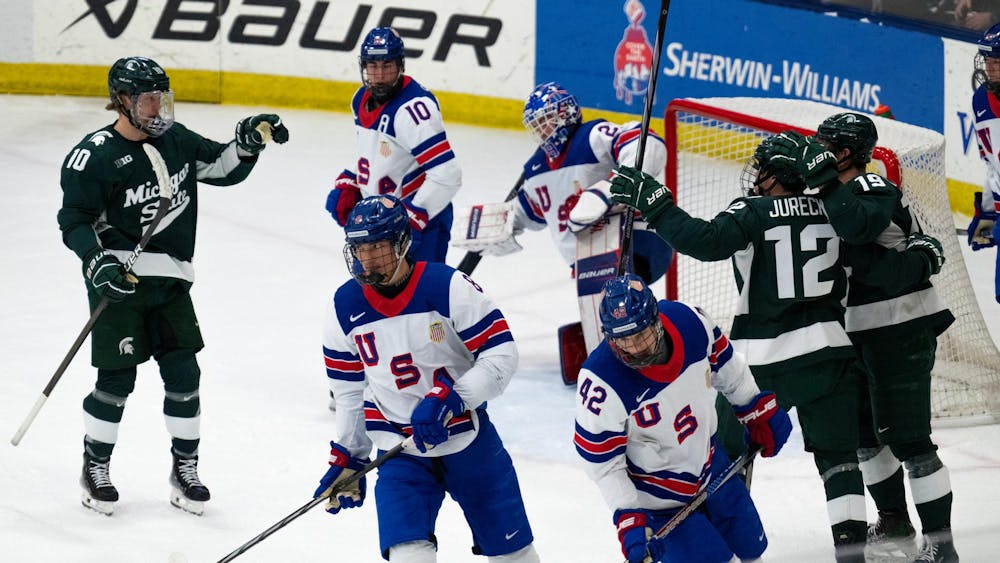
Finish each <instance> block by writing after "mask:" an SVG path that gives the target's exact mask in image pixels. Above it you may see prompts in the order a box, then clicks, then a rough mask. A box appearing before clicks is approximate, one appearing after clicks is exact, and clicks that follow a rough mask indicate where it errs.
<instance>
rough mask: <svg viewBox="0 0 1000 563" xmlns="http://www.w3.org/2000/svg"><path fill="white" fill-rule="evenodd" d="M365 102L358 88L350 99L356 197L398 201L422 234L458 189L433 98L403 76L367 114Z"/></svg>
mask: <svg viewBox="0 0 1000 563" xmlns="http://www.w3.org/2000/svg"><path fill="white" fill-rule="evenodd" d="M368 98H369V94H368V90H367V89H366V88H363V87H362V88H360V89H359V90H358V91H357V92H356V93H355V94H354V98H353V99H352V100H351V109H352V110H353V111H354V124H355V125H356V130H357V135H358V155H359V156H358V162H357V165H356V168H355V170H354V171H353V172H354V173H355V174H356V181H357V183H358V186H360V187H361V195H362V196H363V197H368V196H372V195H381V194H390V195H394V196H396V197H398V198H399V199H401V200H403V202H404V203H405V204H406V206H407V211H408V212H409V214H410V220H411V221H412V222H413V223H415V226H416V227H417V228H418V229H420V230H423V228H424V227H426V226H427V221H428V220H429V219H431V218H434V217H436V216H437V215H438V213H441V211H442V210H444V209H445V208H446V207H447V206H448V205H450V204H451V200H452V198H453V197H455V194H456V193H457V192H458V189H459V188H460V187H461V185H462V171H461V169H460V168H459V166H458V162H457V161H456V160H455V153H454V152H452V150H451V145H450V144H449V143H448V137H447V135H446V134H445V131H444V122H443V121H442V120H441V109H440V108H439V106H438V102H437V99H436V98H435V97H434V94H431V93H430V92H429V91H428V90H426V89H424V87H423V86H421V85H420V84H418V83H417V81H416V80H413V79H412V78H410V77H409V76H404V77H403V88H402V90H401V91H400V93H399V95H398V96H396V97H395V98H393V99H391V100H389V101H388V102H386V103H385V104H383V105H381V106H378V107H376V108H375V109H374V110H372V111H368V110H367V109H366V104H367V102H368ZM347 172H348V173H350V172H352V171H351V170H347Z"/></svg>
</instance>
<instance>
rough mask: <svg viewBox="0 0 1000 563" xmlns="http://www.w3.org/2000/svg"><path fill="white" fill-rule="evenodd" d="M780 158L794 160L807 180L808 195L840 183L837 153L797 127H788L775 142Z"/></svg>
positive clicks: (792, 161)
mask: <svg viewBox="0 0 1000 563" xmlns="http://www.w3.org/2000/svg"><path fill="white" fill-rule="evenodd" d="M772 146H773V147H774V154H773V156H772V157H771V161H772V162H773V161H774V160H776V159H781V160H784V161H785V162H790V163H791V164H792V165H793V166H794V167H795V169H796V170H797V171H798V172H799V174H800V175H801V176H802V178H803V180H805V184H806V188H805V189H804V190H802V193H803V194H805V195H818V196H820V197H823V196H825V195H826V194H828V193H829V192H830V190H832V189H834V188H835V187H837V184H838V182H837V174H838V172H837V157H836V156H834V155H833V153H832V152H830V151H828V150H826V147H824V146H823V145H822V144H820V142H819V141H816V140H813V139H812V138H810V137H806V136H804V135H802V134H801V133H797V132H795V131H784V132H782V133H781V134H780V135H778V136H777V138H776V139H775V140H774V143H773V145H772Z"/></svg>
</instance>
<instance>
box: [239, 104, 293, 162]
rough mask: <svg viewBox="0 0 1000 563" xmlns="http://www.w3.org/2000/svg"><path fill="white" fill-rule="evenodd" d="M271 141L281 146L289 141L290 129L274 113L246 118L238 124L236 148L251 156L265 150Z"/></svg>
mask: <svg viewBox="0 0 1000 563" xmlns="http://www.w3.org/2000/svg"><path fill="white" fill-rule="evenodd" d="M271 139H274V142H275V143H278V144H279V145H280V144H282V143H285V142H287V141H288V128H287V127H285V125H284V124H283V123H282V122H281V118H280V117H278V116H277V115H275V114H273V113H262V114H259V115H254V116H251V117H246V118H243V119H241V120H240V121H239V122H238V123H237V124H236V146H237V147H239V148H241V149H243V150H244V151H246V152H248V153H250V154H257V153H259V152H260V151H262V150H264V146H265V145H266V144H267V142H268V141H270V140H271Z"/></svg>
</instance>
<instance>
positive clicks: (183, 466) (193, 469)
mask: <svg viewBox="0 0 1000 563" xmlns="http://www.w3.org/2000/svg"><path fill="white" fill-rule="evenodd" d="M170 485H171V487H172V489H173V490H172V491H171V493H170V504H172V505H174V506H176V507H177V508H180V509H181V510H183V511H185V512H190V513H191V514H196V515H198V516H201V515H202V514H203V513H204V512H205V501H207V500H208V499H210V498H212V495H211V494H210V493H209V492H208V487H206V486H205V485H203V484H202V482H201V479H199V478H198V456H193V457H180V456H178V455H177V454H176V453H175V454H174V467H173V469H172V470H171V471H170Z"/></svg>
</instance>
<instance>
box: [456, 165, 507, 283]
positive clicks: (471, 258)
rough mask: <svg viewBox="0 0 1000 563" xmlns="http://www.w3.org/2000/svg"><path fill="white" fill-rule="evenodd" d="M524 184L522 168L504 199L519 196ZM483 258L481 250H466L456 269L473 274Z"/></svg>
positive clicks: (466, 273)
mask: <svg viewBox="0 0 1000 563" xmlns="http://www.w3.org/2000/svg"><path fill="white" fill-rule="evenodd" d="M523 185H524V171H523V170H522V171H521V176H520V177H519V178H518V179H517V182H515V183H514V187H513V188H511V190H510V192H508V193H507V197H505V198H504V201H510V200H512V199H514V198H515V197H517V192H518V191H520V189H521V186H523ZM482 259H483V255H482V253H480V252H471V251H470V252H466V253H465V257H464V258H462V261H461V262H459V263H458V267H457V268H455V269H456V270H458V271H459V272H462V273H463V274H465V275H467V276H469V275H472V270H475V269H476V266H478V265H479V261H480V260H482Z"/></svg>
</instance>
